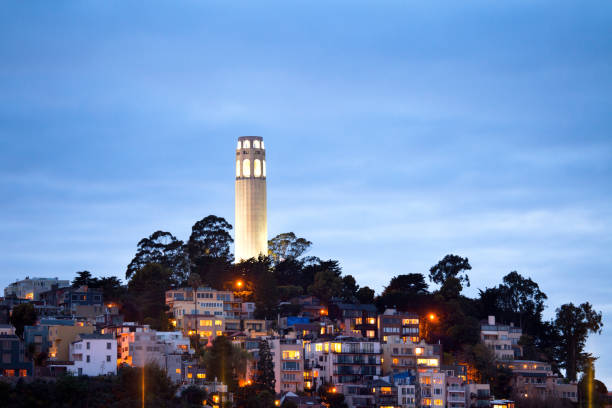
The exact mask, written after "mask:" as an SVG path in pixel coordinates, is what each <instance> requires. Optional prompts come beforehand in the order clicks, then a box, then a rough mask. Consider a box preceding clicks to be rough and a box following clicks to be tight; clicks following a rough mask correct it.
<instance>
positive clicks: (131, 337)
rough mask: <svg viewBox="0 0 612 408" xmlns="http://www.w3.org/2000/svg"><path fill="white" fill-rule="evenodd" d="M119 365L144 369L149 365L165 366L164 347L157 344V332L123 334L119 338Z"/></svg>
mask: <svg viewBox="0 0 612 408" xmlns="http://www.w3.org/2000/svg"><path fill="white" fill-rule="evenodd" d="M117 343H118V345H117V347H118V349H117V353H118V359H117V362H118V364H128V365H130V366H132V367H144V366H145V365H147V364H157V365H158V366H160V367H164V366H165V361H164V360H163V358H162V354H161V351H162V347H161V346H160V344H158V343H157V338H156V337H155V331H148V330H147V331H141V332H128V333H121V335H120V336H119V337H117Z"/></svg>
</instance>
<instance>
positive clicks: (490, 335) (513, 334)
mask: <svg viewBox="0 0 612 408" xmlns="http://www.w3.org/2000/svg"><path fill="white" fill-rule="evenodd" d="M521 335H522V330H521V329H520V328H519V327H514V324H513V323H511V324H510V325H505V324H496V323H495V316H489V317H488V319H487V324H482V325H481V326H480V339H481V340H482V342H483V343H484V344H485V345H486V346H487V347H489V348H490V349H491V351H493V352H494V353H495V357H496V358H497V359H498V360H500V361H508V360H514V359H515V358H520V356H521V355H522V354H523V353H522V347H521V346H519V344H518V342H519V340H520V338H521Z"/></svg>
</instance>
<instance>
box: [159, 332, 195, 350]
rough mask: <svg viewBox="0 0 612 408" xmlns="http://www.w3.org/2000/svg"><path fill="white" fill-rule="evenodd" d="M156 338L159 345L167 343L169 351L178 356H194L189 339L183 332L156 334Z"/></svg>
mask: <svg viewBox="0 0 612 408" xmlns="http://www.w3.org/2000/svg"><path fill="white" fill-rule="evenodd" d="M155 337H156V339H157V342H158V343H165V344H167V345H168V346H169V349H170V350H172V352H173V353H176V354H193V353H194V351H193V350H192V349H191V345H190V342H189V338H187V337H185V336H184V335H183V332H180V331H173V332H160V331H158V332H155Z"/></svg>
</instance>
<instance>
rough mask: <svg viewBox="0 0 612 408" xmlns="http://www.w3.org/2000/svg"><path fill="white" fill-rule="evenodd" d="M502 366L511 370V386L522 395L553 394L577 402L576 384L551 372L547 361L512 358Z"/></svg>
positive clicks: (541, 396)
mask: <svg viewBox="0 0 612 408" xmlns="http://www.w3.org/2000/svg"><path fill="white" fill-rule="evenodd" d="M503 366H504V367H507V368H509V369H510V370H512V388H513V389H514V391H515V392H517V393H518V394H520V395H523V396H524V397H533V398H538V397H539V398H545V397H547V396H553V397H557V398H562V399H568V400H570V401H572V402H578V385H577V384H576V383H565V382H564V380H563V379H562V378H560V377H559V376H557V375H556V374H554V373H553V372H552V368H551V366H550V364H548V363H544V362H542V361H531V360H514V361H512V362H508V363H505V364H503Z"/></svg>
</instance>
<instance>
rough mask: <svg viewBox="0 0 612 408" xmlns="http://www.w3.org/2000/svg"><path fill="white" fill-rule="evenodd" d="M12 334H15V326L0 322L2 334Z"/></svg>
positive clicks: (0, 333)
mask: <svg viewBox="0 0 612 408" xmlns="http://www.w3.org/2000/svg"><path fill="white" fill-rule="evenodd" d="M2 334H4V335H12V334H15V327H13V325H12V324H0V335H2Z"/></svg>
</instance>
